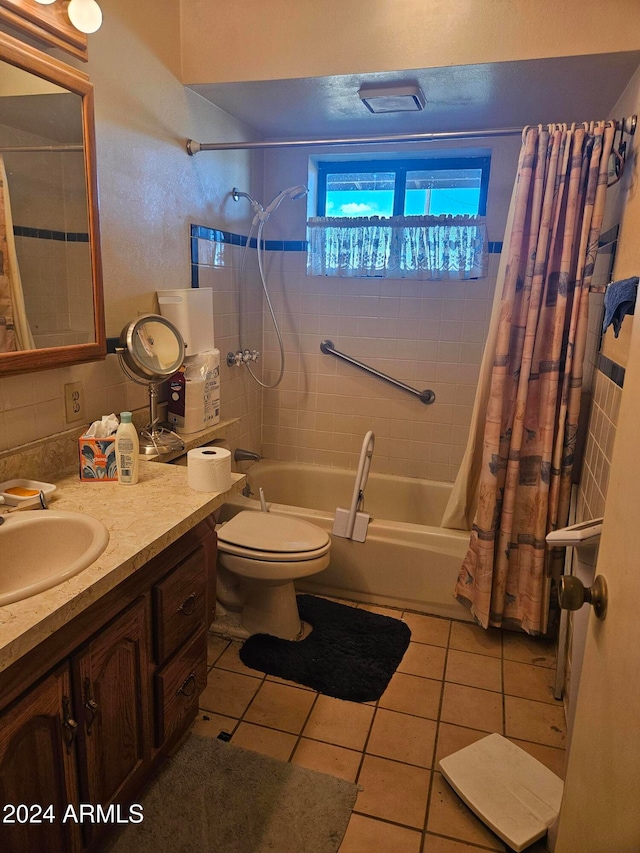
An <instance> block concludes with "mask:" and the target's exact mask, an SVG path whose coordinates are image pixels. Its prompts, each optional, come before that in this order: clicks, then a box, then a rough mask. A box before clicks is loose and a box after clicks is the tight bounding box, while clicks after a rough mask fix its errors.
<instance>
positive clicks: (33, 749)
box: [0, 665, 82, 853]
mask: <svg viewBox="0 0 640 853" xmlns="http://www.w3.org/2000/svg"><path fill="white" fill-rule="evenodd" d="M72 714H73V711H72V700H71V673H70V670H69V666H68V665H63V666H61V667H58V668H57V669H56V670H55V671H54V672H52V673H50V675H48V676H47V677H46V678H45V679H44V680H43V681H41V682H40V684H38V686H37V687H34V688H33V689H32V690H30V691H29V692H28V693H27V694H26V696H24V698H22V699H21V700H19V701H18V702H17V703H15V704H14V705H13V706H12V708H11V710H10V711H7V712H6V713H4V714H2V716H0V810H1V811H0V850H3V851H11V853H13V851H20V853H22V851H23V850H24V851H33V850H43V851H44V850H46V851H47V853H76V851H79V850H81V849H82V839H81V833H80V827H79V826H78V824H75V823H73V822H67V823H63V821H62V816H63V815H64V812H65V810H66V808H67V805H68V804H69V803H77V802H78V801H79V791H78V780H77V770H76V767H77V764H76V743H75V741H76V737H77V731H78V728H77V723H76V721H75V720H74V719H73V715H72ZM23 806H27V807H28V808H29V811H28V812H27V813H26V814H25V812H24V809H23ZM34 807H35V808H34ZM35 821H40V822H35Z"/></svg>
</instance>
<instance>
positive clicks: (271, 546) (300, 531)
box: [218, 510, 330, 553]
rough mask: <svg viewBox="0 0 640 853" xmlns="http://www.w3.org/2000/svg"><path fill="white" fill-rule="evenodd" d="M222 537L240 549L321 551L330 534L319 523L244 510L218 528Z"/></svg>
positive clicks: (294, 551)
mask: <svg viewBox="0 0 640 853" xmlns="http://www.w3.org/2000/svg"><path fill="white" fill-rule="evenodd" d="M218 539H219V540H220V541H222V542H228V543H229V544H230V545H235V546H237V547H239V548H246V549H249V550H252V551H266V552H271V553H300V552H303V553H305V552H308V551H317V550H319V549H322V548H324V547H325V546H327V545H328V543H329V541H330V540H329V535H328V533H326V532H325V531H324V530H322V529H321V528H320V527H316V525H315V524H309V523H308V522H307V521H301V520H300V519H298V518H288V517H287V516H283V515H276V514H275V513H271V512H252V511H250V510H243V511H242V512H239V513H238V514H237V515H235V516H234V517H233V518H232V519H231V520H230V521H227V522H226V524H223V525H222V526H221V527H220V528H219V530H218Z"/></svg>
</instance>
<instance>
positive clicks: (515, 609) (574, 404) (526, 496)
mask: <svg viewBox="0 0 640 853" xmlns="http://www.w3.org/2000/svg"><path fill="white" fill-rule="evenodd" d="M613 136H614V127H613V125H612V124H611V123H608V122H599V123H598V124H592V125H591V126H580V127H575V126H572V127H571V128H567V127H566V126H564V125H563V126H558V125H551V126H549V127H542V126H539V127H537V128H535V127H534V128H525V131H524V132H523V145H522V149H521V152H520V160H519V164H518V173H517V176H516V183H515V186H514V192H513V197H512V204H511V209H510V212H509V219H508V223H507V232H506V234H505V241H504V246H505V251H504V252H503V257H502V259H501V265H500V271H499V276H498V283H497V291H498V293H499V296H498V293H497V295H496V300H495V301H494V316H493V317H492V322H491V327H490V333H489V337H488V341H487V348H486V350H485V357H484V359H483V365H482V375H481V378H480V382H479V387H478V392H477V394H476V403H475V407H474V416H473V424H472V427H473V429H472V434H471V435H470V438H469V442H468V447H467V454H466V456H465V460H464V462H463V466H461V470H460V473H459V475H458V478H457V480H456V484H455V486H454V491H453V494H452V497H451V500H450V502H449V506H448V507H447V512H446V513H445V518H444V521H443V524H444V525H445V526H447V527H461V528H463V529H465V528H466V529H469V527H470V528H471V537H470V542H469V550H468V551H467V555H466V557H465V559H464V562H463V564H462V568H461V570H460V574H459V577H458V581H457V584H456V587H455V594H456V597H457V598H458V600H459V601H461V602H462V603H463V604H465V605H467V606H468V607H469V608H470V610H471V613H472V615H473V617H474V618H475V620H476V621H477V622H478V623H479V624H480V625H482V626H483V627H485V628H486V627H488V626H490V625H491V626H497V627H500V626H502V625H506V624H510V625H514V626H519V627H521V628H522V629H524V630H525V631H527V632H528V633H531V634H537V633H544V632H545V631H546V628H547V617H548V606H549V590H550V584H551V566H550V563H549V561H548V560H547V558H546V550H545V536H546V534H547V533H548V532H549V531H550V530H553V529H556V528H557V527H561V526H563V525H564V524H566V519H567V514H568V508H569V495H570V489H571V468H572V464H573V453H574V449H575V440H576V430H577V423H578V413H579V409H580V394H581V388H582V366H583V361H584V352H585V342H586V337H587V323H588V307H589V306H588V297H589V284H590V281H591V277H592V274H593V265H594V262H595V256H596V252H597V247H598V237H599V234H600V228H601V224H602V216H603V212H604V203H605V196H606V191H607V179H608V164H609V156H610V153H611V148H612V142H613ZM469 507H471V508H472V509H471V511H470V510H469ZM470 512H471V513H472V514H471V515H470ZM469 521H472V523H471V524H470V525H469V523H468V522H469Z"/></svg>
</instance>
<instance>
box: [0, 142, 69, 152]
mask: <svg viewBox="0 0 640 853" xmlns="http://www.w3.org/2000/svg"><path fill="white" fill-rule="evenodd" d="M43 151H84V145H82V143H78V144H77V145H76V144H75V143H72V142H70V143H68V144H66V145H8V146H0V154H9V153H11V154H32V153H37V152H43Z"/></svg>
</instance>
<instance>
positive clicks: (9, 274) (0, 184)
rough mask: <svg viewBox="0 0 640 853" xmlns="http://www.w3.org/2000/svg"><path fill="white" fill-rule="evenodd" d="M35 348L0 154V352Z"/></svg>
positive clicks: (2, 160)
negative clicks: (25, 302)
mask: <svg viewBox="0 0 640 853" xmlns="http://www.w3.org/2000/svg"><path fill="white" fill-rule="evenodd" d="M25 349H35V342H34V340H33V336H32V334H31V328H30V327H29V321H28V319H27V312H26V308H25V304H24V293H23V291H22V281H21V279H20V269H19V267H18V256H17V254H16V244H15V239H14V236H13V218H12V216H11V202H10V200H9V184H8V182H7V173H6V170H5V167H4V158H3V157H2V155H1V154H0V352H15V351H16V350H25Z"/></svg>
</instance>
